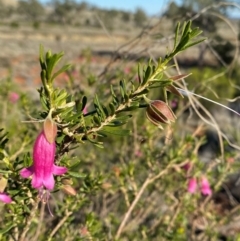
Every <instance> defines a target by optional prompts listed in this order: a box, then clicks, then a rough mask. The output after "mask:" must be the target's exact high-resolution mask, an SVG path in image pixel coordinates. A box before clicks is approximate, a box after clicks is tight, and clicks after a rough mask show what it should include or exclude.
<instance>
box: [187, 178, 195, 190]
mask: <svg viewBox="0 0 240 241" xmlns="http://www.w3.org/2000/svg"><path fill="white" fill-rule="evenodd" d="M196 190H197V179H196V178H195V177H193V178H190V179H189V181H188V192H190V193H195V192H196Z"/></svg>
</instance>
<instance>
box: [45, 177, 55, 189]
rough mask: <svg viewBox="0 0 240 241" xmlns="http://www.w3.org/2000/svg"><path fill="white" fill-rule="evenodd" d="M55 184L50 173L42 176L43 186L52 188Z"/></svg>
mask: <svg viewBox="0 0 240 241" xmlns="http://www.w3.org/2000/svg"><path fill="white" fill-rule="evenodd" d="M54 185H55V181H54V178H53V175H52V174H50V175H48V176H44V178H43V186H44V187H45V188H46V189H48V190H52V189H53V188H54Z"/></svg>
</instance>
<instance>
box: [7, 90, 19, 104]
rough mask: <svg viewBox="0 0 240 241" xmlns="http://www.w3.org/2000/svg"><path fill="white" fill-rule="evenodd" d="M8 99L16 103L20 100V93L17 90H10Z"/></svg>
mask: <svg viewBox="0 0 240 241" xmlns="http://www.w3.org/2000/svg"><path fill="white" fill-rule="evenodd" d="M8 99H9V101H10V102H11V103H13V104H14V103H16V102H17V101H18V100H19V94H18V93H16V92H10V93H9V95H8Z"/></svg>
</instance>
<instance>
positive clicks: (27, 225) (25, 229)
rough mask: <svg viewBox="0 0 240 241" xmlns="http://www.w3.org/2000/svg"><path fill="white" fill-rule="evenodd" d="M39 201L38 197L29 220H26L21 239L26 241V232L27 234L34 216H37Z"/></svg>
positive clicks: (20, 240)
mask: <svg viewBox="0 0 240 241" xmlns="http://www.w3.org/2000/svg"><path fill="white" fill-rule="evenodd" d="M39 202H40V200H39V199H37V201H36V202H35V204H34V205H33V207H32V210H31V213H30V215H29V217H28V218H27V221H26V224H25V228H24V229H23V232H22V234H21V235H20V239H19V241H25V237H26V234H27V232H28V230H29V228H30V225H31V222H32V220H33V218H34V217H35V214H36V210H37V208H38V204H39Z"/></svg>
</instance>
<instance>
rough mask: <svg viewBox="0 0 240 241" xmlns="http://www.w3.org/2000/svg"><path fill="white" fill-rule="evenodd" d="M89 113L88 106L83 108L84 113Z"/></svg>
mask: <svg viewBox="0 0 240 241" xmlns="http://www.w3.org/2000/svg"><path fill="white" fill-rule="evenodd" d="M87 113H88V109H87V106H85V107H84V109H83V114H84V115H86V114H87Z"/></svg>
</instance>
